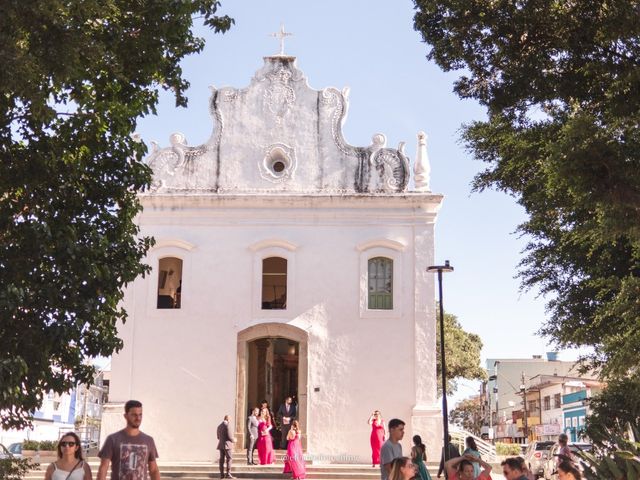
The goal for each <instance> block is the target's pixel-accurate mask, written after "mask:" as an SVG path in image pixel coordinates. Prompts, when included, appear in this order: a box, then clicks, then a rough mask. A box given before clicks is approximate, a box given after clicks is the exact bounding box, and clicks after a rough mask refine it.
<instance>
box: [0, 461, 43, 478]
mask: <svg viewBox="0 0 640 480" xmlns="http://www.w3.org/2000/svg"><path fill="white" fill-rule="evenodd" d="M38 466H39V464H37V463H31V461H30V460H29V459H26V458H2V459H0V478H1V479H2V480H22V478H24V476H25V475H26V474H27V472H28V471H29V470H30V469H32V468H37V467H38Z"/></svg>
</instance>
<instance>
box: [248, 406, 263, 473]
mask: <svg viewBox="0 0 640 480" xmlns="http://www.w3.org/2000/svg"><path fill="white" fill-rule="evenodd" d="M259 413H260V410H259V409H258V408H257V407H256V408H254V409H253V412H251V415H249V419H248V420H247V430H249V448H247V465H257V463H256V462H254V461H253V451H254V450H255V449H256V442H257V441H258V414H259Z"/></svg>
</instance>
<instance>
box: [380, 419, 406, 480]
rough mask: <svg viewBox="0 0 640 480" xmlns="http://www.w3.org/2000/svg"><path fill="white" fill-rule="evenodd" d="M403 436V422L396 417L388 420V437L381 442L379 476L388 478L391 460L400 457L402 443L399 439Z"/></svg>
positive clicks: (384, 478)
mask: <svg viewBox="0 0 640 480" xmlns="http://www.w3.org/2000/svg"><path fill="white" fill-rule="evenodd" d="M402 437H404V422H403V421H402V420H399V419H397V418H394V419H392V420H390V421H389V439H388V440H387V441H386V442H384V443H383V444H382V448H381V449H380V478H381V479H382V480H389V472H391V462H393V460H394V459H395V458H400V457H402V445H400V440H402Z"/></svg>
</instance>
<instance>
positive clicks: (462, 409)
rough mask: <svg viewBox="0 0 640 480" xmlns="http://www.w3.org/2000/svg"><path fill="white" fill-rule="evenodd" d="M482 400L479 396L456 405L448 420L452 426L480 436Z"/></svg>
mask: <svg viewBox="0 0 640 480" xmlns="http://www.w3.org/2000/svg"><path fill="white" fill-rule="evenodd" d="M481 402H482V398H481V397H480V396H479V395H476V396H474V397H470V398H465V399H464V400H461V401H459V402H458V403H457V404H456V408H454V409H453V410H451V413H450V414H449V420H450V421H451V423H453V424H454V425H459V426H460V427H462V428H464V429H465V430H467V431H469V432H471V433H473V434H474V435H477V436H480V429H481V428H482V423H483V422H482V403H481Z"/></svg>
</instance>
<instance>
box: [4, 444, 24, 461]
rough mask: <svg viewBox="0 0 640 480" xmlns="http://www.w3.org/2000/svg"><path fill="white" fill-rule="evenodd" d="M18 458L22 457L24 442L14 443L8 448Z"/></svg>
mask: <svg viewBox="0 0 640 480" xmlns="http://www.w3.org/2000/svg"><path fill="white" fill-rule="evenodd" d="M7 450H9V452H10V453H11V455H13V456H14V457H16V458H22V443H12V444H11V445H9V448H8V449H7Z"/></svg>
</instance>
